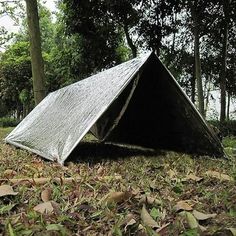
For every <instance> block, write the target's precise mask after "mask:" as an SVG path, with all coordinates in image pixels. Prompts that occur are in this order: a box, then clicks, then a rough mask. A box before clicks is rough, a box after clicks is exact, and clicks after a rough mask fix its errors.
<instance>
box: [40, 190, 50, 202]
mask: <svg viewBox="0 0 236 236" xmlns="http://www.w3.org/2000/svg"><path fill="white" fill-rule="evenodd" d="M51 198H52V189H51V188H46V189H44V190H43V191H42V192H41V199H42V201H43V202H48V201H50V200H51Z"/></svg>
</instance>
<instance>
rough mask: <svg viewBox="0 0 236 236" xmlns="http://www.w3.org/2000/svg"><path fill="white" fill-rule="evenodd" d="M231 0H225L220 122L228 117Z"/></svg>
mask: <svg viewBox="0 0 236 236" xmlns="http://www.w3.org/2000/svg"><path fill="white" fill-rule="evenodd" d="M229 4H230V1H229V0H225V1H224V3H223V7H224V17H225V19H224V36H223V47H222V68H221V74H220V122H224V121H225V118H226V59H227V45H228V7H229Z"/></svg>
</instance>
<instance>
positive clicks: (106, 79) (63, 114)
mask: <svg viewBox="0 0 236 236" xmlns="http://www.w3.org/2000/svg"><path fill="white" fill-rule="evenodd" d="M89 131H91V132H92V133H93V134H94V135H95V136H96V137H97V138H98V140H100V141H109V142H115V143H122V144H130V145H136V146H142V147H147V148H153V149H167V150H175V151H181V152H190V153H197V154H207V155H212V156H223V155H224V151H223V147H222V145H221V143H220V141H219V140H218V138H217V137H216V136H215V134H214V133H213V132H212V130H211V129H210V128H209V127H208V126H207V124H206V123H205V121H204V119H203V118H202V117H201V115H200V114H199V113H198V111H197V110H196V109H195V107H194V105H193V104H192V103H191V101H190V100H189V99H188V97H187V96H186V95H185V94H184V92H183V91H182V89H181V88H180V86H179V85H178V84H177V82H176V81H175V79H174V78H173V77H172V75H171V74H170V72H169V71H168V70H167V69H166V68H165V66H164V65H163V64H162V63H161V62H160V60H159V59H158V58H157V57H156V56H155V54H154V53H148V54H146V55H145V56H143V57H140V58H135V59H133V60H130V61H128V62H125V63H122V64H120V65H118V66H115V67H113V68H111V69H108V70H105V71H102V72H100V73H98V74H96V75H93V76H91V77H89V78H87V79H84V80H81V81H79V82H77V83H74V84H71V85H69V86H67V87H64V88H62V89H59V90H57V91H55V92H52V93H50V94H49V95H48V96H47V97H46V98H45V99H44V100H43V101H42V102H41V103H40V104H39V105H38V106H36V107H35V108H34V110H33V111H32V112H31V113H30V114H29V115H28V116H27V117H26V118H25V119H24V120H23V121H22V122H21V123H20V124H19V125H18V126H17V127H16V128H15V129H14V130H13V131H12V132H11V133H10V134H9V135H8V136H7V137H6V139H5V141H6V142H7V143H10V144H13V145H15V146H17V147H20V148H24V149H27V150H29V151H32V152H34V153H36V154H38V155H40V156H42V157H44V158H46V159H49V160H56V161H58V162H59V163H61V164H63V163H64V161H65V160H66V159H67V158H68V156H69V155H70V154H71V152H72V151H73V150H74V149H75V147H77V145H78V144H79V142H80V141H81V139H82V138H83V137H84V135H85V134H86V133H87V132H89Z"/></svg>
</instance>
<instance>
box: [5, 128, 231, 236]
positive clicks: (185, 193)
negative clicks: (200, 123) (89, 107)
mask: <svg viewBox="0 0 236 236" xmlns="http://www.w3.org/2000/svg"><path fill="white" fill-rule="evenodd" d="M10 130H11V128H0V140H1V141H0V162H1V164H0V235H10V236H14V235H16V236H18V235H44V236H46V235H78V236H82V235H86V236H87V235H88V236H90V235H91V236H92V235H94V236H95V235H115V236H120V235H140V236H141V235H143V236H144V235H153V236H154V235H174V236H175V235H185V236H194V235H218V236H219V235H224V236H225V235H226V236H227V235H236V184H235V183H236V157H235V154H234V153H233V152H234V150H233V147H234V148H236V138H232V137H231V138H230V137H228V138H225V139H224V141H223V143H224V146H225V150H226V152H227V153H228V154H229V160H225V159H213V158H210V157H207V156H204V157H194V156H190V155H186V154H180V153H175V152H159V153H154V152H152V151H144V150H137V149H130V148H125V147H118V146H114V145H101V144H98V143H96V142H94V141H91V136H87V137H86V139H85V140H84V142H83V143H82V144H81V146H80V152H78V153H77V154H75V153H74V155H73V157H72V158H71V159H70V160H68V162H66V164H65V166H60V165H59V164H57V163H53V162H49V161H46V160H44V159H41V158H40V157H39V156H36V155H33V154H30V153H28V152H27V151H24V150H20V149H15V148H13V147H11V146H9V145H6V144H4V143H3V141H2V139H3V137H5V136H6V134H7V133H8V132H10ZM20 179H22V180H20Z"/></svg>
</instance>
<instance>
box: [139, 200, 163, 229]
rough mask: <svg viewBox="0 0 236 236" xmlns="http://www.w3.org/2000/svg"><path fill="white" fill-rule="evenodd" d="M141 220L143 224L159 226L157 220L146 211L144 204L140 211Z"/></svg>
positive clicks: (153, 226) (152, 226)
mask: <svg viewBox="0 0 236 236" xmlns="http://www.w3.org/2000/svg"><path fill="white" fill-rule="evenodd" d="M141 220H142V222H143V224H144V225H146V226H149V227H151V228H159V227H160V226H159V225H158V224H157V222H156V221H155V220H154V219H153V218H152V217H151V216H150V214H149V213H148V211H147V209H146V207H145V205H143V208H142V211H141Z"/></svg>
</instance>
